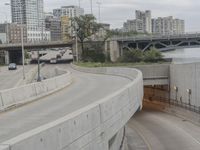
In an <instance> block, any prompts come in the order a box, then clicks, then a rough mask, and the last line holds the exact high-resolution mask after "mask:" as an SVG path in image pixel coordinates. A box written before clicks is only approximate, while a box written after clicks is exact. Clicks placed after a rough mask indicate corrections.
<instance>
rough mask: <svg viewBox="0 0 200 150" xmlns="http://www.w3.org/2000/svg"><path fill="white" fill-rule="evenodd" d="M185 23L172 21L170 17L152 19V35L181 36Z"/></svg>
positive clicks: (177, 20) (178, 20) (176, 20)
mask: <svg viewBox="0 0 200 150" xmlns="http://www.w3.org/2000/svg"><path fill="white" fill-rule="evenodd" d="M184 32H185V23H184V21H183V20H180V19H174V18H173V17H172V16H169V17H159V18H157V19H152V33H154V34H160V35H173V34H183V33H184Z"/></svg>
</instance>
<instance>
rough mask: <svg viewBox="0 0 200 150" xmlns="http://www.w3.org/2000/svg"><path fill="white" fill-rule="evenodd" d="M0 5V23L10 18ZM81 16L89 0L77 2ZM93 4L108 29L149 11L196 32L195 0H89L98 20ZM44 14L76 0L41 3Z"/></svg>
mask: <svg viewBox="0 0 200 150" xmlns="http://www.w3.org/2000/svg"><path fill="white" fill-rule="evenodd" d="M9 1H10V0H1V3H0V21H1V22H3V21H4V20H6V16H7V18H8V19H10V8H9V7H8V6H5V5H4V3H5V2H9ZM80 1H81V7H83V8H84V9H85V13H89V12H90V0H80ZM97 1H100V2H101V3H102V5H101V20H102V22H104V23H110V24H111V27H112V28H121V27H122V25H123V22H124V21H126V20H127V19H134V18H135V10H137V9H138V10H146V9H148V10H151V11H152V17H159V16H160V17H164V16H174V17H176V18H180V19H184V20H185V23H186V30H187V31H200V10H199V9H200V1H199V0H93V11H94V15H95V16H96V17H98V7H97ZM44 3H45V6H44V7H45V11H46V12H49V11H52V9H54V8H59V7H60V6H65V5H78V4H79V3H78V0H44Z"/></svg>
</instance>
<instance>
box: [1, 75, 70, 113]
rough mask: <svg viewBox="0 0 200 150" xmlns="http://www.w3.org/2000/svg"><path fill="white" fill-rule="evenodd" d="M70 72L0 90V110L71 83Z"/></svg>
mask: <svg viewBox="0 0 200 150" xmlns="http://www.w3.org/2000/svg"><path fill="white" fill-rule="evenodd" d="M71 82H72V77H71V73H70V72H66V73H65V74H63V75H60V76H57V77H54V78H50V79H47V80H43V81H42V82H36V83H32V84H28V85H23V86H20V87H16V88H12V89H7V90H2V91H0V110H1V111H2V110H5V109H7V108H9V107H13V106H16V105H21V104H23V103H27V102H30V101H33V100H35V99H38V98H41V97H43V96H46V95H48V94H50V93H53V92H55V91H57V90H60V89H62V88H64V87H65V86H67V85H69V84H71Z"/></svg>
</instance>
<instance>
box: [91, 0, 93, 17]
mask: <svg viewBox="0 0 200 150" xmlns="http://www.w3.org/2000/svg"><path fill="white" fill-rule="evenodd" d="M90 7H91V14H93V5H92V0H90Z"/></svg>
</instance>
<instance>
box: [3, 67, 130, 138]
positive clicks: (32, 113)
mask: <svg viewBox="0 0 200 150" xmlns="http://www.w3.org/2000/svg"><path fill="white" fill-rule="evenodd" d="M59 67H62V68H65V69H68V70H70V71H71V72H72V75H73V83H72V85H70V86H69V87H66V88H65V89H63V90H61V91H59V92H57V93H55V94H52V95H50V96H48V97H44V98H42V99H40V100H39V101H36V102H33V103H31V104H27V105H24V106H22V107H20V108H17V109H13V110H10V111H8V112H3V113H1V114H0V142H4V141H6V140H8V139H10V138H13V137H15V136H17V135H19V134H21V133H24V132H26V131H29V130H31V129H34V128H36V127H39V126H41V125H44V124H46V123H49V122H51V121H54V120H56V119H58V118H61V117H63V116H65V115H67V114H69V113H71V112H74V111H75V110H78V109H79V108H82V107H84V106H87V105H88V104H90V103H92V102H94V101H97V100H99V99H101V98H104V97H105V96H107V95H109V94H110V93H112V92H115V91H116V90H118V89H120V88H122V87H123V86H125V85H126V84H128V83H130V80H129V79H126V78H122V77H116V76H115V77H113V76H107V75H94V74H86V73H81V72H78V71H75V70H72V69H71V68H69V66H67V65H59Z"/></svg>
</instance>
